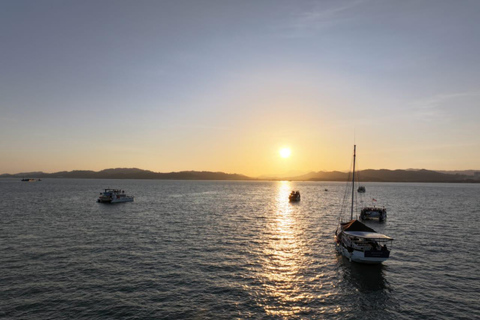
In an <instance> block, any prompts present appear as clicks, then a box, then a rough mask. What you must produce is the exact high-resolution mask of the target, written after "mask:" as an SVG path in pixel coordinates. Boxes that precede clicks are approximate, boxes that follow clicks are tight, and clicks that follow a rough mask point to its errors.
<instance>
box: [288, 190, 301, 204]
mask: <svg viewBox="0 0 480 320" xmlns="http://www.w3.org/2000/svg"><path fill="white" fill-rule="evenodd" d="M288 200H290V202H297V201H300V191H292V192H291V193H290V195H289V196H288Z"/></svg>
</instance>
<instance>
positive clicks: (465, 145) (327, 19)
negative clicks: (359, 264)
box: [0, 0, 480, 176]
mask: <svg viewBox="0 0 480 320" xmlns="http://www.w3.org/2000/svg"><path fill="white" fill-rule="evenodd" d="M479 16H480V1H476V0H473V1H469V0H462V1H455V0H448V1H447V0H412V1H410V0H402V1H395V0H353V1H342V0H340V1H339V0H334V1H327V0H325V1H301V0H300V1H297V0H295V1H294V0H289V1H284V0H272V1H269V0H255V1H254V0H245V1H230V0H222V1H210V0H208V1H207V0H190V1H183V0H174V1H168V0H161V1H147V0H135V1H122V0H101V1H98V0H95V1H90V0H82V1H79V0H78V1H71V0H58V1H51V0H42V1H37V0H30V1H25V0H0V134H1V139H0V155H1V156H0V173H18V172H30V171H44V172H57V171H64V170H66V171H70V170H95V171H99V170H102V169H106V168H120V167H121V168H133V167H135V168H140V169H145V170H152V171H156V172H171V171H184V170H200V171H223V172H227V173H239V174H245V175H249V176H261V175H268V174H280V173H281V174H283V173H288V172H299V173H300V172H309V171H332V170H339V171H346V170H348V169H349V166H350V164H351V156H352V151H353V145H354V144H356V145H357V159H358V164H359V167H360V169H408V168H417V169H419V168H425V169H432V170H467V169H480V123H479V120H480V103H479V102H480V63H479V62H480V23H478V17H479ZM281 148H290V150H291V155H290V157H288V158H283V157H281V156H280V154H279V150H280V149H281Z"/></svg>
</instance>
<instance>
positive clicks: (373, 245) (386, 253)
mask: <svg viewBox="0 0 480 320" xmlns="http://www.w3.org/2000/svg"><path fill="white" fill-rule="evenodd" d="M355 157H356V146H354V147H353V174H352V203H351V208H350V221H347V222H342V221H341V220H340V224H339V226H338V228H337V230H336V231H335V247H336V249H337V251H338V252H339V253H340V254H342V255H343V256H344V257H346V258H348V259H349V260H350V261H354V262H359V263H368V264H378V263H382V262H383V261H385V260H387V259H388V258H389V257H390V249H389V246H390V244H391V243H392V241H393V239H392V238H390V237H389V236H386V235H384V234H381V233H378V232H376V231H375V230H373V229H372V228H370V227H368V226H366V225H365V224H363V223H362V222H360V221H358V220H356V219H354V218H353V205H354V198H355ZM387 244H388V247H387Z"/></svg>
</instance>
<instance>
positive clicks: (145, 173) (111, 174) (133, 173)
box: [0, 168, 252, 180]
mask: <svg viewBox="0 0 480 320" xmlns="http://www.w3.org/2000/svg"><path fill="white" fill-rule="evenodd" d="M23 177H25V178H35V179H44V178H70V179H170V180H251V179H252V178H249V177H247V176H244V175H241V174H231V173H224V172H210V171H181V172H169V173H160V172H153V171H149V170H142V169H137V168H116V169H105V170H102V171H88V170H74V171H61V172H55V173H43V172H29V173H17V174H2V175H0V178H23Z"/></svg>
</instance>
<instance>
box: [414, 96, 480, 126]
mask: <svg viewBox="0 0 480 320" xmlns="http://www.w3.org/2000/svg"><path fill="white" fill-rule="evenodd" d="M478 96H480V92H459V93H449V94H440V95H435V96H432V97H429V98H426V99H422V100H419V101H416V102H414V103H412V105H411V107H412V108H413V115H414V116H415V117H416V118H417V119H420V120H423V121H428V122H430V121H440V120H445V119H447V118H448V116H449V113H450V112H452V111H453V110H454V109H455V107H457V106H458V105H459V104H461V103H462V100H465V99H468V98H472V97H478Z"/></svg>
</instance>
